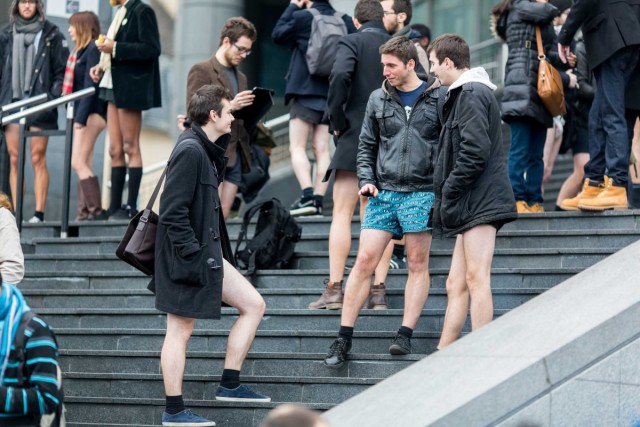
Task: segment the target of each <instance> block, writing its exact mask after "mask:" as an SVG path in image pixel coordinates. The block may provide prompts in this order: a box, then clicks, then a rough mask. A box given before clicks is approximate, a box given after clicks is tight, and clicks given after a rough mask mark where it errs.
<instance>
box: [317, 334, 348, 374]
mask: <svg viewBox="0 0 640 427" xmlns="http://www.w3.org/2000/svg"><path fill="white" fill-rule="evenodd" d="M349 350H351V341H350V340H349V341H348V340H346V339H344V338H338V339H336V340H335V341H334V342H333V344H331V347H330V348H329V354H327V357H325V359H324V366H326V367H327V368H332V369H338V368H340V367H342V365H344V362H345V360H346V359H347V354H348V353H349Z"/></svg>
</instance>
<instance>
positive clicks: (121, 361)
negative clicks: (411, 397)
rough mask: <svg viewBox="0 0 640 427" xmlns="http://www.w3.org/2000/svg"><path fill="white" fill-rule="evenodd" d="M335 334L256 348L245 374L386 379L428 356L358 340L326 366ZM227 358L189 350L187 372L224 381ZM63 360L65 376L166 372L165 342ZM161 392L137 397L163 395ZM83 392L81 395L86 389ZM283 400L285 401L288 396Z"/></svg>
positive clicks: (76, 353) (65, 353)
mask: <svg viewBox="0 0 640 427" xmlns="http://www.w3.org/2000/svg"><path fill="white" fill-rule="evenodd" d="M334 339H335V336H334V337H333V338H329V339H327V340H326V341H325V348H324V351H323V352H321V353H278V352H273V351H272V352H268V353H258V352H250V353H249V354H248V356H247V358H246V359H245V362H244V364H243V365H242V375H243V376H244V377H256V378H264V379H269V378H292V377H293V378H296V379H298V378H305V379H306V380H307V381H313V380H317V379H323V380H326V379H327V378H350V379H354V380H357V379H361V380H362V379H377V380H380V379H383V378H386V377H388V376H389V375H392V374H394V373H396V372H398V371H400V370H402V369H403V368H406V367H407V366H409V365H410V364H411V363H413V362H415V361H416V360H420V359H422V358H423V357H424V356H425V355H424V354H417V353H414V354H411V355H407V356H391V355H390V354H388V353H387V351H388V348H389V344H387V345H386V346H385V348H380V349H379V351H378V353H377V354H364V353H359V349H358V343H357V342H356V341H354V347H353V348H352V351H351V353H350V359H349V363H348V366H346V367H344V368H341V369H339V370H335V369H329V368H327V367H326V366H324V362H323V361H324V357H325V356H326V354H327V351H328V350H329V346H330V345H331V343H332V342H333V340H334ZM383 352H384V353H383ZM224 358H225V353H224V352H216V353H212V352H198V351H188V352H187V360H188V362H187V365H186V367H185V375H187V376H189V375H190V376H194V377H197V376H202V375H203V374H216V375H207V377H209V378H208V379H207V380H206V381H219V380H220V374H222V371H223V369H224ZM59 362H60V368H61V369H62V371H63V372H64V373H65V378H67V377H68V375H69V374H123V375H127V374H130V375H141V376H147V375H157V374H160V373H161V372H162V369H161V367H160V347H158V348H157V350H156V351H126V350H65V349H62V350H60V359H59ZM265 382H266V381H265ZM158 391H162V390H158ZM72 392H73V391H72ZM65 393H69V389H68V387H67V384H65ZM155 393H156V392H154V393H153V394H147V395H138V396H131V397H160V396H157V395H156V394H155ZM77 395H80V396H81V395H82V394H77ZM104 396H109V395H104ZM161 396H162V395H161ZM112 397H120V396H112ZM279 400H280V401H283V400H282V399H279ZM285 401H286V399H285ZM331 403H333V402H331Z"/></svg>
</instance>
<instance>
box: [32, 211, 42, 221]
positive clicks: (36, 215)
mask: <svg viewBox="0 0 640 427" xmlns="http://www.w3.org/2000/svg"><path fill="white" fill-rule="evenodd" d="M33 216H35V217H36V218H38V219H39V220H40V221H44V212H42V211H35V213H34V214H33Z"/></svg>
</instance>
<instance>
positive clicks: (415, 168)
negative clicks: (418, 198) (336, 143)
mask: <svg viewBox="0 0 640 427" xmlns="http://www.w3.org/2000/svg"><path fill="white" fill-rule="evenodd" d="M421 78H422V80H424V81H426V82H427V89H425V90H424V92H422V94H421V95H420V96H419V97H418V99H417V100H416V102H415V104H414V105H413V109H412V111H411V115H410V116H409V119H407V114H406V112H405V109H404V106H403V104H402V101H401V100H400V97H399V96H398V93H397V92H396V90H395V89H394V88H393V87H392V86H391V85H390V84H389V83H388V82H387V81H386V80H385V81H384V82H383V83H382V88H380V89H376V90H375V91H373V93H371V96H370V97H369V102H368V103H367V110H366V113H365V115H364V120H363V123H362V131H361V132H360V143H359V144H358V160H357V172H358V179H359V185H360V188H362V187H363V186H365V185H366V184H373V185H375V186H376V188H378V190H392V191H399V192H411V191H433V166H434V164H435V155H436V148H437V145H438V136H439V135H440V129H441V128H440V118H439V115H438V112H439V108H438V100H440V103H441V104H442V103H444V97H445V94H446V88H444V87H442V86H441V85H440V81H439V80H437V79H436V78H435V77H433V76H428V77H427V76H421Z"/></svg>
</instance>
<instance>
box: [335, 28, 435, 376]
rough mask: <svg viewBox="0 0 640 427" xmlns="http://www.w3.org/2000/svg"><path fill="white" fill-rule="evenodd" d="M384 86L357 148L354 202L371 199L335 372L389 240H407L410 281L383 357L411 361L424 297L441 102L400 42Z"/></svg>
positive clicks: (391, 45)
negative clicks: (398, 324)
mask: <svg viewBox="0 0 640 427" xmlns="http://www.w3.org/2000/svg"><path fill="white" fill-rule="evenodd" d="M380 53H381V55H382V58H381V61H382V65H383V74H384V77H385V79H386V80H385V82H383V85H382V88H380V89H377V90H375V91H374V92H373V93H372V94H371V96H370V97H369V102H368V104H367V109H366V112H365V117H364V121H363V125H362V131H361V133H360V143H359V145H358V158H357V173H358V179H359V187H360V191H359V194H360V195H362V196H368V197H369V203H368V204H367V207H366V210H365V214H364V219H363V222H362V232H361V233H360V246H359V250H358V256H357V259H356V263H355V266H354V267H353V270H352V271H351V274H349V278H348V280H347V286H346V288H347V289H346V293H345V297H344V305H343V308H342V318H341V323H340V331H339V333H338V338H337V339H336V340H335V341H334V343H333V344H332V345H331V349H330V351H329V354H328V355H327V357H326V358H325V365H326V366H327V367H329V368H339V367H341V366H342V365H343V364H344V362H345V359H346V357H347V354H348V352H349V350H350V349H351V338H352V336H353V327H354V325H355V322H356V320H357V318H358V314H359V312H360V308H361V307H362V305H363V304H364V302H365V300H366V299H367V296H368V295H369V281H370V278H371V274H372V273H373V271H374V269H375V268H376V266H377V265H378V262H379V261H380V258H381V257H382V253H383V251H384V249H385V247H386V246H387V244H388V243H389V241H390V240H391V238H396V239H399V238H401V237H402V236H403V235H404V236H405V241H406V249H407V260H408V264H409V275H408V278H407V284H406V287H405V299H404V301H405V307H404V317H403V320H402V327H401V328H400V329H399V330H398V333H397V335H396V337H395V338H394V340H393V342H392V344H391V346H390V347H389V352H390V353H391V354H398V355H400V354H409V353H411V341H410V340H411V335H412V333H413V329H414V328H415V326H416V324H417V322H418V319H419V318H420V315H421V314H422V309H423V307H424V304H425V302H426V301H427V296H428V295H429V266H428V264H429V248H430V246H431V231H430V230H431V228H430V226H429V224H428V222H429V212H430V210H431V206H432V205H433V202H434V194H433V179H432V174H433V165H434V156H435V152H436V145H437V141H438V135H439V133H440V119H439V117H438V107H437V106H438V100H439V99H440V98H441V97H443V96H444V90H443V89H441V87H440V82H439V81H438V80H437V79H436V78H434V77H433V76H419V75H418V74H416V72H415V67H416V64H417V63H418V53H417V51H416V47H415V45H414V43H413V42H412V41H410V40H409V39H407V38H406V37H394V38H392V39H391V40H389V41H388V42H386V43H385V44H384V45H382V46H381V47H380Z"/></svg>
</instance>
